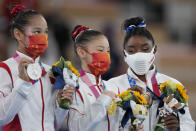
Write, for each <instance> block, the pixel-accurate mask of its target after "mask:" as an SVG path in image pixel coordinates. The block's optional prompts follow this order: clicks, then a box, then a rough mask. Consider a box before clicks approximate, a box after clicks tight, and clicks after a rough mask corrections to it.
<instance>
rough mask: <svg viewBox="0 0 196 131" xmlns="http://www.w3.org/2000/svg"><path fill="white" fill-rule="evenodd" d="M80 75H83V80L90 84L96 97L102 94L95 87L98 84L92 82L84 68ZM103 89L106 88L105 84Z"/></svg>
mask: <svg viewBox="0 0 196 131" xmlns="http://www.w3.org/2000/svg"><path fill="white" fill-rule="evenodd" d="M80 77H81V79H82V81H83V82H84V83H86V84H87V85H88V87H89V88H90V90H91V91H92V93H93V94H94V96H95V97H96V98H98V97H99V96H100V95H99V93H98V91H97V89H96V88H95V86H96V85H94V84H92V82H91V80H90V79H89V78H88V76H87V75H86V73H85V71H84V70H80ZM103 89H104V90H105V86H104V85H103Z"/></svg>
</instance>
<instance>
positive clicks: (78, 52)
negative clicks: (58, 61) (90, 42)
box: [76, 47, 86, 58]
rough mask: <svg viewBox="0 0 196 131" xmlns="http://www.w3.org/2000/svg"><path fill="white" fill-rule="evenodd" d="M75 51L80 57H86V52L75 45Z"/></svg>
mask: <svg viewBox="0 0 196 131" xmlns="http://www.w3.org/2000/svg"><path fill="white" fill-rule="evenodd" d="M76 52H77V54H78V55H79V57H80V58H85V57H86V52H85V51H84V50H83V49H82V48H81V47H77V49H76Z"/></svg>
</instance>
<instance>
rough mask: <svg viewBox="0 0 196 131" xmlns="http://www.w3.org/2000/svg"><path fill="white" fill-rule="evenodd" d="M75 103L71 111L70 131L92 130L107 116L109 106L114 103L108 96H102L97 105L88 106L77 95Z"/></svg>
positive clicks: (69, 119)
mask: <svg viewBox="0 0 196 131" xmlns="http://www.w3.org/2000/svg"><path fill="white" fill-rule="evenodd" d="M76 98H77V99H75V98H74V103H73V104H72V108H71V109H70V111H69V115H68V116H69V118H68V128H69V131H85V130H90V129H92V128H93V127H94V125H96V124H97V123H98V122H100V121H101V120H102V119H103V118H104V117H105V116H106V111H107V108H108V106H109V104H110V103H111V101H112V98H110V97H109V96H107V95H104V94H101V95H100V96H99V98H98V99H97V100H96V102H95V103H93V104H91V105H86V106H85V107H84V103H83V102H82V100H81V99H80V97H79V95H78V93H76Z"/></svg>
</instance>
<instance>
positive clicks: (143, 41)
mask: <svg viewBox="0 0 196 131" xmlns="http://www.w3.org/2000/svg"><path fill="white" fill-rule="evenodd" d="M143 45H150V46H152V45H153V44H152V41H151V40H149V39H148V38H147V37H145V36H139V35H136V36H132V37H131V38H130V39H129V40H128V41H127V46H143Z"/></svg>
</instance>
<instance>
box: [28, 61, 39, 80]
mask: <svg viewBox="0 0 196 131" xmlns="http://www.w3.org/2000/svg"><path fill="white" fill-rule="evenodd" d="M27 74H28V76H29V78H30V79H32V80H38V79H39V78H41V75H42V69H41V66H40V64H39V63H33V64H29V65H28V67H27Z"/></svg>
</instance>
